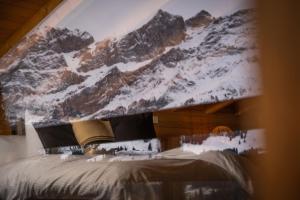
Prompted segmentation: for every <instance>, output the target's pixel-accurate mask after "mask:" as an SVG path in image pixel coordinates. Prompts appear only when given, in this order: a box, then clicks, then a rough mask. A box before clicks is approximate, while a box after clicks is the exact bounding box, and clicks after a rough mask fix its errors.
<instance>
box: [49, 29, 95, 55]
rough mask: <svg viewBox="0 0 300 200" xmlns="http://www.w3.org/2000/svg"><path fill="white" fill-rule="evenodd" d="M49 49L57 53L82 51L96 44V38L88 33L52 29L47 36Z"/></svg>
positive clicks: (76, 30)
mask: <svg viewBox="0 0 300 200" xmlns="http://www.w3.org/2000/svg"><path fill="white" fill-rule="evenodd" d="M46 40H47V44H48V45H49V48H50V49H52V50H54V51H55V52H57V53H62V52H63V53H68V52H72V51H77V50H80V49H82V48H84V47H86V46H88V45H89V44H91V43H93V42H94V38H93V36H92V35H91V34H89V33H88V32H86V31H84V32H82V31H80V30H78V29H75V30H73V31H71V30H69V29H67V28H63V29H61V28H51V29H50V30H49V31H48V32H47V34H46Z"/></svg>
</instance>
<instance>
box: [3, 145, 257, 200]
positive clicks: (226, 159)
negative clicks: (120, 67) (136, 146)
mask: <svg viewBox="0 0 300 200" xmlns="http://www.w3.org/2000/svg"><path fill="white" fill-rule="evenodd" d="M252 188H253V186H252V184H251V179H250V177H249V176H248V174H247V171H246V170H245V168H244V167H243V164H242V162H241V158H240V156H238V155H237V154H234V153H232V152H226V151H224V152H218V151H215V152H206V153H203V154H200V155H195V154H193V153H188V152H183V151H182V150H181V149H180V148H179V149H174V150H171V151H167V152H163V153H161V154H157V155H135V156H134V155H133V156H130V155H119V156H109V155H106V156H105V155H97V156H93V157H91V156H83V155H39V156H34V157H30V158H26V159H21V160H18V161H15V162H12V163H9V164H6V165H2V166H0V199H3V200H4V199H5V200H12V199H199V198H200V199H247V198H248V197H249V196H251V194H252V193H253V191H252V190H253V189H252Z"/></svg>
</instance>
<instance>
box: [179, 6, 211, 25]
mask: <svg viewBox="0 0 300 200" xmlns="http://www.w3.org/2000/svg"><path fill="white" fill-rule="evenodd" d="M213 20H214V17H213V16H211V14H210V13H209V12H207V11H206V10H201V11H200V12H199V13H198V14H197V15H195V16H193V17H191V18H189V19H187V20H186V21H185V24H186V25H187V26H191V27H200V26H206V25H208V24H209V23H210V22H211V21H213Z"/></svg>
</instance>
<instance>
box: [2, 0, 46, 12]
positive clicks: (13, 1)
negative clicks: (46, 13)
mask: <svg viewBox="0 0 300 200" xmlns="http://www.w3.org/2000/svg"><path fill="white" fill-rule="evenodd" d="M46 2H47V0H0V3H1V4H6V5H9V6H15V7H20V8H24V9H33V10H35V11H37V10H38V9H39V8H41V6H43V5H44V4H45V3H46Z"/></svg>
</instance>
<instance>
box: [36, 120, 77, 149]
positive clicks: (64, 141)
mask: <svg viewBox="0 0 300 200" xmlns="http://www.w3.org/2000/svg"><path fill="white" fill-rule="evenodd" d="M35 130H36V132H37V133H38V135H39V138H40V140H41V142H42V144H43V146H44V148H45V149H49V148H54V147H66V146H79V144H78V142H77V140H76V138H75V135H74V133H73V129H72V125H71V124H63V125H56V126H48V127H36V128H35Z"/></svg>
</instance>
